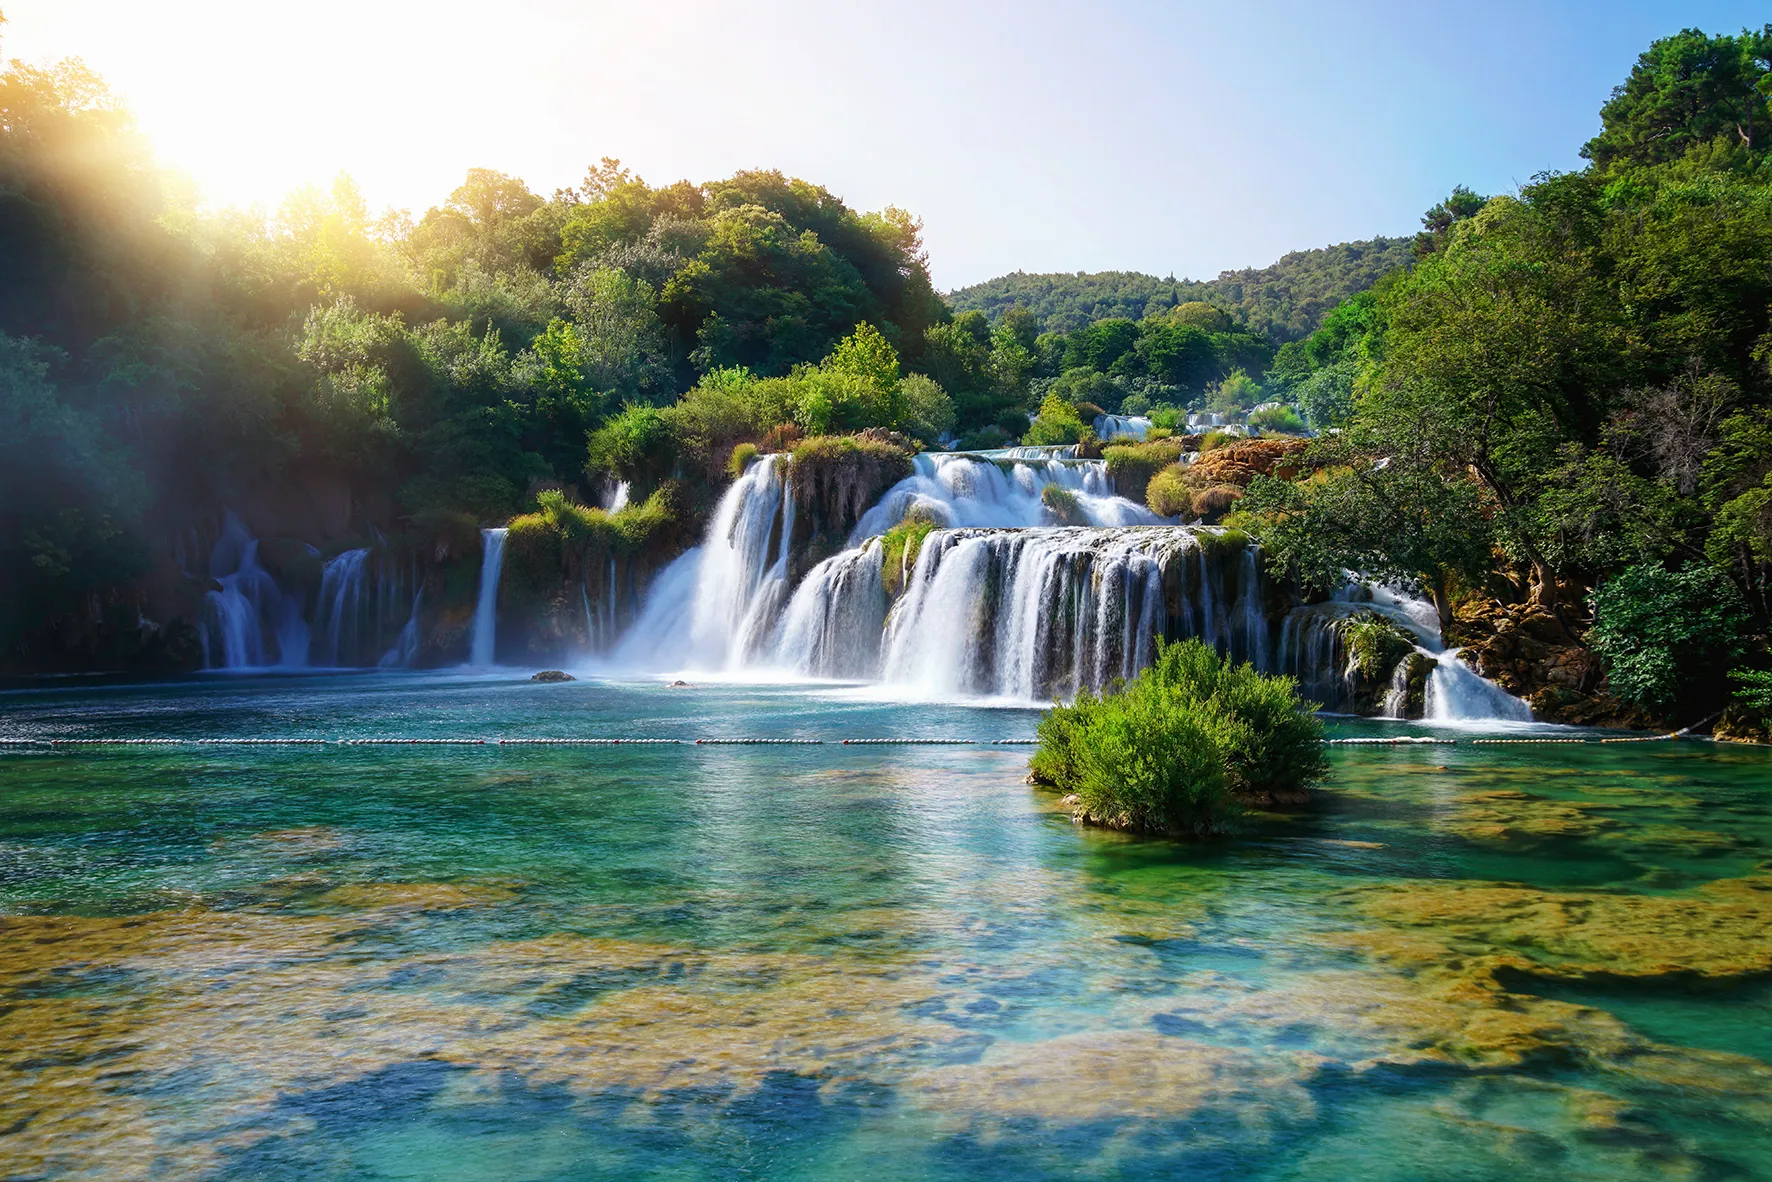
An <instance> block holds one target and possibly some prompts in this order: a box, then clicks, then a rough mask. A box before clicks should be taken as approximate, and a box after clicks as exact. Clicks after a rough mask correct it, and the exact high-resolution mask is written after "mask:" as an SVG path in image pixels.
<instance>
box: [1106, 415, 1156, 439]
mask: <svg viewBox="0 0 1772 1182" xmlns="http://www.w3.org/2000/svg"><path fill="white" fill-rule="evenodd" d="M1150 429H1151V421H1150V420H1149V419H1147V418H1145V417H1144V416H1142V415H1096V416H1095V426H1094V430H1095V437H1096V438H1097V439H1099V440H1101V441H1102V442H1103V443H1106V442H1108V441H1110V440H1114V439H1138V440H1142V439H1143V438H1144V437H1145V435H1146V434H1147V433H1149V431H1150Z"/></svg>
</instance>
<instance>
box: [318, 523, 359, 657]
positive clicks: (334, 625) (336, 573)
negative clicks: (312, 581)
mask: <svg viewBox="0 0 1772 1182" xmlns="http://www.w3.org/2000/svg"><path fill="white" fill-rule="evenodd" d="M368 559H369V551H368V550H367V549H362V550H346V551H345V552H344V553H342V554H339V555H337V556H335V557H333V558H330V559H328V560H327V562H326V565H325V567H324V568H322V570H321V574H320V611H319V615H318V617H317V618H316V620H315V623H316V624H317V625H319V626H320V627H321V632H320V637H319V639H318V641H317V643H316V645H315V656H316V658H317V660H318V663H319V664H321V665H325V666H329V667H337V666H339V665H345V664H351V663H354V662H355V660H356V659H357V655H358V650H359V648H360V647H361V645H362V643H363V638H362V630H363V586H364V583H365V581H366V579H367V575H368Z"/></svg>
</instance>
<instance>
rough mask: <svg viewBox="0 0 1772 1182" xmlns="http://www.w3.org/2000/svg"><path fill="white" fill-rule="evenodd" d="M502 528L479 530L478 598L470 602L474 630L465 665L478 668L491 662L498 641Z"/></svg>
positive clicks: (502, 562) (503, 532)
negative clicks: (472, 607) (472, 610)
mask: <svg viewBox="0 0 1772 1182" xmlns="http://www.w3.org/2000/svg"><path fill="white" fill-rule="evenodd" d="M508 533H510V531H509V530H507V529H504V528H502V527H501V528H498V529H483V530H481V531H480V545H481V559H480V595H479V598H478V599H476V600H475V602H474V631H473V642H472V647H471V648H470V650H469V654H468V663H469V664H470V665H477V666H480V667H482V668H484V667H486V666H489V665H491V664H492V663H493V661H494V659H495V657H496V655H497V640H498V579H499V575H500V574H501V573H502V572H503V569H504V561H505V536H506V535H507V534H508Z"/></svg>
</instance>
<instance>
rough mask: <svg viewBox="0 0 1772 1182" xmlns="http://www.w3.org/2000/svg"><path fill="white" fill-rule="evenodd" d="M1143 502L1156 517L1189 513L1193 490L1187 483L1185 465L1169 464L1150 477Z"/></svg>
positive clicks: (1192, 503)
mask: <svg viewBox="0 0 1772 1182" xmlns="http://www.w3.org/2000/svg"><path fill="white" fill-rule="evenodd" d="M1144 503H1145V504H1146V505H1147V506H1149V507H1150V511H1151V512H1152V513H1155V514H1156V515H1157V516H1158V517H1180V516H1182V515H1184V514H1188V513H1191V512H1192V511H1193V505H1194V490H1193V489H1192V488H1191V487H1189V486H1188V483H1187V466H1186V465H1184V464H1170V465H1169V466H1168V467H1167V468H1164V469H1163V470H1162V471H1160V472H1158V473H1157V474H1156V475H1155V476H1153V477H1151V478H1150V483H1149V484H1147V485H1145V489H1144Z"/></svg>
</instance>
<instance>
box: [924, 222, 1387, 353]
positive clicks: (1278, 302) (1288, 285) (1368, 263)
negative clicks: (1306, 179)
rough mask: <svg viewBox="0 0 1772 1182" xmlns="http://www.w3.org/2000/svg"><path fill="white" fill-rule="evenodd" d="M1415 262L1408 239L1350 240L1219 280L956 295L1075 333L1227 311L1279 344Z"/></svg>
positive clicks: (1028, 284)
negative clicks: (1196, 307) (1188, 309)
mask: <svg viewBox="0 0 1772 1182" xmlns="http://www.w3.org/2000/svg"><path fill="white" fill-rule="evenodd" d="M1412 257H1413V255H1412V252H1411V250H1410V242H1409V240H1408V239H1406V238H1374V239H1371V240H1370V241H1367V242H1344V243H1341V244H1340V245H1339V246H1326V247H1323V248H1321V249H1318V250H1295V251H1293V252H1292V253H1291V254H1288V255H1286V256H1285V257H1284V258H1282V259H1281V260H1280V261H1279V262H1277V263H1275V264H1273V265H1272V266H1270V267H1261V268H1254V267H1250V268H1245V269H1244V270H1241V271H1226V272H1224V273H1223V274H1221V275H1220V276H1219V277H1218V278H1217V279H1208V280H1199V279H1176V278H1173V277H1171V278H1168V279H1158V278H1157V277H1156V276H1154V275H1142V274H1139V273H1138V272H1136V271H1098V272H1095V273H1093V274H1087V273H1082V272H1079V273H1078V274H1075V275H1067V274H1057V275H1028V274H1025V273H1023V272H1020V271H1017V272H1016V273H1015V274H1013V275H1003V276H1000V277H998V278H996V279H989V280H986V281H985V282H983V283H976V284H973V285H972V286H971V287H962V288H960V289H959V290H958V291H955V292H952V293H950V294H949V296H948V302H949V303H950V304H952V305H953V307H954V309H955V310H956V311H959V312H971V311H978V312H983V313H984V314H985V315H986V316H988V317H989V318H990V319H991V321H992V322H993V323H995V322H996V321H998V320H1000V319H1001V318H1002V316H1003V314H1004V313H1005V312H1007V311H1009V310H1010V309H1011V308H1025V309H1027V310H1028V311H1030V312H1032V313H1033V315H1034V322H1035V324H1036V326H1037V327H1038V329H1039V331H1041V332H1061V333H1068V332H1075V331H1076V330H1077V329H1080V328H1085V327H1087V326H1088V325H1090V324H1092V323H1094V322H1095V321H1097V320H1110V319H1116V318H1120V319H1128V320H1142V319H1144V318H1145V317H1146V316H1160V315H1162V314H1163V313H1165V312H1167V311H1169V310H1170V309H1172V308H1174V307H1176V306H1178V305H1180V304H1187V303H1195V302H1199V303H1207V304H1211V305H1212V306H1214V307H1216V308H1221V309H1223V310H1224V311H1225V312H1226V313H1227V314H1228V315H1230V316H1231V317H1232V318H1233V319H1234V320H1236V321H1237V322H1238V323H1239V324H1242V325H1245V326H1247V328H1248V330H1249V331H1251V332H1258V333H1263V334H1265V335H1267V336H1269V337H1271V338H1272V339H1273V340H1274V341H1275V342H1276V343H1284V342H1286V341H1293V340H1297V339H1299V338H1300V337H1305V336H1309V335H1310V334H1311V333H1312V332H1314V331H1316V330H1317V328H1319V327H1320V326H1321V325H1322V323H1323V317H1324V316H1326V315H1328V313H1329V310H1330V309H1331V308H1333V307H1335V305H1337V304H1339V303H1341V302H1342V301H1343V300H1345V299H1347V298H1348V297H1349V296H1351V295H1355V294H1357V293H1359V292H1362V291H1365V290H1366V289H1367V288H1369V287H1371V286H1372V285H1373V284H1374V283H1376V282H1378V280H1379V279H1381V278H1382V277H1384V276H1385V275H1388V274H1389V273H1390V272H1392V271H1394V270H1396V269H1397V268H1398V267H1402V266H1406V265H1407V264H1408V263H1409V261H1410V259H1411V258H1412Z"/></svg>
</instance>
